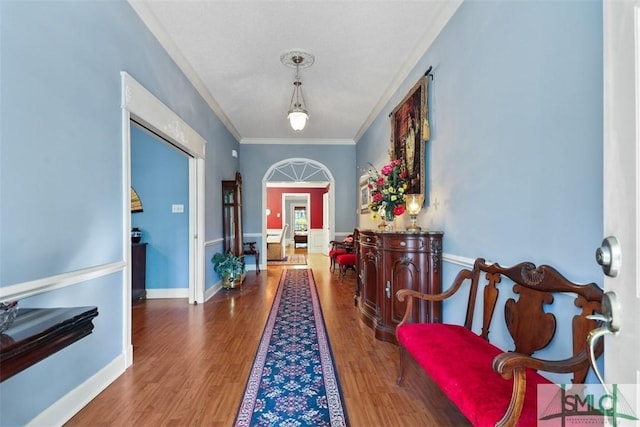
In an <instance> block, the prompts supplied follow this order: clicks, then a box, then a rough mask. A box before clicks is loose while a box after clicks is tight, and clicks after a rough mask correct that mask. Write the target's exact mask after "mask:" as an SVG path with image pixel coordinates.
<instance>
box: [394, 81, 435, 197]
mask: <svg viewBox="0 0 640 427" xmlns="http://www.w3.org/2000/svg"><path fill="white" fill-rule="evenodd" d="M427 90H428V77H422V78H421V79H420V80H419V81H418V82H417V83H416V84H415V85H414V86H413V87H412V88H411V90H410V91H409V93H408V94H407V95H406V96H405V97H404V99H403V100H402V101H401V102H400V104H398V106H397V107H396V108H395V109H394V110H393V111H392V112H391V114H390V115H389V117H390V118H391V149H390V154H391V158H392V159H394V160H396V159H401V160H402V161H403V162H404V165H405V167H406V169H407V176H408V181H409V188H408V189H407V194H425V193H426V174H425V161H426V160H425V145H426V142H427V141H428V140H429V137H430V130H429V120H428V117H429V114H428V105H427V99H428V93H427Z"/></svg>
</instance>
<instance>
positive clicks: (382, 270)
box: [354, 230, 443, 343]
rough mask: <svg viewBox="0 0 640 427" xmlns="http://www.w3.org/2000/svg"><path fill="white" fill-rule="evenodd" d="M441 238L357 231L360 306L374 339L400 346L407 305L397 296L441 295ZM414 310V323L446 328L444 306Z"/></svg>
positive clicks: (430, 305) (435, 233)
mask: <svg viewBox="0 0 640 427" xmlns="http://www.w3.org/2000/svg"><path fill="white" fill-rule="evenodd" d="M442 236H443V233H442V232H441V231H419V232H409V231H375V230H355V234H354V240H355V247H356V260H357V261H356V271H357V278H356V290H355V291H356V294H355V298H356V305H357V307H358V309H359V310H358V311H359V315H360V318H361V319H362V320H363V321H364V322H365V324H367V325H368V326H370V327H371V328H373V329H374V331H375V337H376V338H378V339H380V340H383V341H389V342H393V343H395V342H396V336H395V330H396V326H397V325H398V323H399V322H400V320H402V316H403V315H404V312H405V303H404V302H403V303H401V302H399V301H398V300H397V298H396V296H395V295H396V292H397V291H398V290H400V289H403V288H406V289H413V290H416V291H420V292H424V293H439V292H441V291H442V276H441V274H442ZM416 304H417V305H416V307H414V313H415V314H414V315H415V316H416V319H414V320H416V321H420V322H434V323H440V322H442V303H441V302H426V301H421V302H416Z"/></svg>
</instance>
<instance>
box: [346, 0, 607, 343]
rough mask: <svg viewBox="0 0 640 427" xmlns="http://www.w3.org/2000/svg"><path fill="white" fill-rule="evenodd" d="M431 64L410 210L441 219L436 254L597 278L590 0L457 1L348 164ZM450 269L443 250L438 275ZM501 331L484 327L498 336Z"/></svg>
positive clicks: (597, 41) (597, 155)
mask: <svg viewBox="0 0 640 427" xmlns="http://www.w3.org/2000/svg"><path fill="white" fill-rule="evenodd" d="M429 66H433V73H434V79H433V81H432V82H430V96H429V103H430V109H431V111H430V120H431V140H430V141H429V142H428V143H427V155H426V162H427V170H428V174H427V175H428V177H427V179H428V202H427V206H426V208H425V209H424V210H423V212H422V214H421V216H420V217H419V224H420V225H421V226H422V227H423V228H429V229H437V230H443V231H444V233H445V235H444V243H443V245H444V252H445V253H446V254H450V255H456V256H461V257H466V258H476V257H485V258H486V259H487V260H493V261H499V262H500V263H501V264H503V265H512V264H514V263H517V262H520V261H532V262H534V263H536V264H551V265H554V266H557V267H558V269H559V270H560V271H561V272H562V273H564V274H565V275H566V276H567V277H568V278H569V279H571V280H573V281H576V282H581V283H586V282H591V281H595V282H597V283H599V284H601V283H602V272H601V271H600V269H599V268H598V266H597V265H596V263H595V260H594V255H593V254H594V250H595V248H596V247H598V246H599V243H600V240H601V238H602V132H603V124H602V120H603V119H602V117H603V105H602V97H603V89H602V3H601V1H581V2H563V1H550V2H540V1H518V2H507V1H469V2H465V3H463V4H462V5H461V6H460V8H459V9H458V11H457V12H456V13H455V15H454V16H453V17H452V18H451V20H450V21H449V23H448V24H447V26H446V27H445V28H444V30H443V31H442V33H441V34H440V35H439V37H438V38H437V40H436V41H435V43H434V44H433V45H432V46H431V47H430V48H429V50H428V51H427V53H426V54H425V55H424V57H423V58H422V59H421V60H420V61H419V63H418V65H417V66H416V67H415V69H414V70H413V71H412V72H411V74H410V76H409V77H408V78H407V79H406V81H405V82H404V83H403V85H402V87H401V88H400V90H399V91H398V92H397V93H396V94H395V96H394V98H393V100H392V101H390V102H389V104H388V105H387V107H386V108H385V109H384V111H383V113H381V114H380V116H379V117H378V118H377V119H376V120H375V122H374V123H373V124H372V126H371V127H370V128H369V129H368V130H367V132H366V134H365V135H364V136H363V138H362V139H361V140H360V141H359V142H358V145H357V164H358V165H359V166H363V165H366V164H367V162H370V161H371V162H375V163H374V164H375V165H376V166H380V165H381V164H382V162H383V161H384V160H386V157H384V156H383V155H384V153H386V149H387V148H388V142H387V141H388V138H387V135H389V132H390V129H389V118H388V116H387V115H388V113H389V112H390V111H391V110H392V109H393V108H394V107H395V106H396V105H397V104H398V103H399V102H400V101H401V99H402V97H403V96H404V95H405V94H406V93H407V92H408V91H409V89H410V88H411V87H412V86H413V84H415V82H416V81H418V79H419V78H420V77H421V76H422V75H423V74H424V72H425V71H426V70H427V68H428V67H429ZM381 157H382V160H380V158H381ZM361 222H363V223H365V222H366V218H364V217H363V218H361ZM459 269H460V267H459V266H458V265H454V264H451V263H445V266H444V283H445V285H448V284H449V283H451V281H452V280H453V277H454V275H455V273H456V272H457V271H458V270H459ZM507 294H508V293H503V294H501V297H502V298H506V297H508V296H509V295H507ZM463 305H464V301H462V300H461V299H459V300H456V301H454V302H452V303H449V304H445V307H444V317H445V320H446V321H451V322H457V323H462V322H463V320H464V319H463V307H462V306H463ZM570 314H571V313H564V312H563V313H557V315H558V316H559V317H561V318H568V317H569V315H570ZM494 329H495V328H494ZM504 337H506V331H504V330H494V331H493V338H496V339H497V340H498V342H499V343H501V344H502V345H503V346H506V345H507V342H508V341H507V340H506V339H505V338H504ZM566 350H567V348H551V349H549V350H548V351H549V353H553V354H556V355H558V354H560V353H561V352H562V351H566ZM565 354H566V353H565Z"/></svg>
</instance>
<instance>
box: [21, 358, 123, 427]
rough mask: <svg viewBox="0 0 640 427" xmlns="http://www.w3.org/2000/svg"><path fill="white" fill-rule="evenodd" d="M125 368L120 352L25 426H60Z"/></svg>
mask: <svg viewBox="0 0 640 427" xmlns="http://www.w3.org/2000/svg"><path fill="white" fill-rule="evenodd" d="M125 370H126V361H125V355H124V353H123V354H120V355H119V356H118V357H116V358H115V359H114V360H113V361H112V362H111V363H109V364H108V365H107V366H105V367H104V368H102V369H101V370H100V371H99V372H98V373H97V374H95V375H94V376H92V377H90V378H89V379H87V380H86V381H85V382H84V383H82V384H80V385H79V386H78V387H76V388H75V389H73V390H71V391H70V392H69V393H67V394H66V395H64V396H63V397H62V398H60V399H59V400H58V401H57V402H55V403H54V404H53V405H51V406H49V407H48V408H47V409H45V410H44V411H42V412H41V413H40V414H39V415H38V416H37V417H35V418H34V419H32V420H31V421H30V422H29V423H28V424H27V427H39V426H62V425H64V423H66V422H67V421H69V420H70V419H71V418H72V417H73V416H74V415H75V414H77V413H78V412H79V411H80V410H81V409H82V408H84V407H85V406H86V405H87V404H88V403H89V402H91V401H92V400H93V399H94V398H95V397H96V396H97V395H98V394H100V393H101V392H102V391H103V390H104V389H106V388H107V387H108V386H109V385H110V384H111V383H112V382H114V381H115V380H116V379H117V378H118V377H119V376H120V375H122V374H123V373H124V371H125Z"/></svg>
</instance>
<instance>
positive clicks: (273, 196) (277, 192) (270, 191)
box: [267, 187, 329, 229]
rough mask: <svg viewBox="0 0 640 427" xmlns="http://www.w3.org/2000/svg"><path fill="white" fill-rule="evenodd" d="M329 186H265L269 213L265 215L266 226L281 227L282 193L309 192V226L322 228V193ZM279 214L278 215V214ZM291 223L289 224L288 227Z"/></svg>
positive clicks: (327, 189) (326, 190)
mask: <svg viewBox="0 0 640 427" xmlns="http://www.w3.org/2000/svg"><path fill="white" fill-rule="evenodd" d="M328 191H329V188H328V187H327V188H301V187H295V188H293V187H282V188H280V187H277V188H274V187H269V188H267V209H269V210H271V214H270V215H268V216H267V228H274V229H275V228H282V227H283V224H282V217H283V214H282V194H283V193H304V194H306V193H309V199H310V202H309V204H310V206H309V207H310V208H311V212H310V213H309V220H310V223H309V228H322V225H323V223H322V195H323V194H324V193H326V192H328ZM278 214H280V216H278ZM291 226H292V225H291V224H289V227H291Z"/></svg>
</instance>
